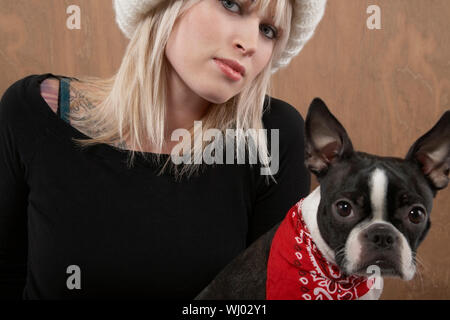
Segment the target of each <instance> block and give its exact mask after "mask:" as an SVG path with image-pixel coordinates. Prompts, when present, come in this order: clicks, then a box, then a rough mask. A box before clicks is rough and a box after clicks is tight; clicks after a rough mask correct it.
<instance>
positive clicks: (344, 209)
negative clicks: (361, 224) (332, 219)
mask: <svg viewBox="0 0 450 320" xmlns="http://www.w3.org/2000/svg"><path fill="white" fill-rule="evenodd" d="M336 211H337V213H338V214H339V215H340V216H341V217H348V216H350V215H351V214H352V212H353V209H352V205H351V204H350V203H348V202H347V201H339V202H338V203H336Z"/></svg>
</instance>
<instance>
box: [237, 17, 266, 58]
mask: <svg viewBox="0 0 450 320" xmlns="http://www.w3.org/2000/svg"><path fill="white" fill-rule="evenodd" d="M259 32H260V31H259V22H258V23H255V22H252V23H247V24H245V25H243V27H242V28H240V29H238V31H237V35H236V38H235V39H236V40H235V43H234V46H235V48H237V49H238V50H240V51H241V52H242V54H244V55H248V56H251V55H253V54H254V53H255V52H256V49H257V47H258V41H259Z"/></svg>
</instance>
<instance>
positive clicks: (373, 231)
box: [366, 225, 398, 249]
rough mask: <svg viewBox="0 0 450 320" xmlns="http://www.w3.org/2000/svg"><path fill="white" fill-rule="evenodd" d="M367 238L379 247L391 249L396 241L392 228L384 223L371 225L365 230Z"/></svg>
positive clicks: (396, 237)
mask: <svg viewBox="0 0 450 320" xmlns="http://www.w3.org/2000/svg"><path fill="white" fill-rule="evenodd" d="M366 238H367V240H368V241H369V242H370V243H372V244H373V245H375V246H376V247H377V248H380V249H391V248H392V247H393V246H394V245H395V244H396V242H397V241H398V236H396V235H395V234H394V232H393V230H392V228H390V227H388V226H385V225H377V226H373V227H371V228H370V229H369V230H367V232H366Z"/></svg>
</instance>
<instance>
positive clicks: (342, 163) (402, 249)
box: [196, 98, 450, 300]
mask: <svg viewBox="0 0 450 320" xmlns="http://www.w3.org/2000/svg"><path fill="white" fill-rule="evenodd" d="M305 164H306V166H307V167H308V169H309V170H310V171H311V172H312V173H313V174H315V175H316V177H317V180H318V182H319V184H320V185H319V186H318V187H317V188H316V189H315V190H314V191H313V192H312V193H311V194H309V195H308V196H307V197H306V198H304V199H301V200H300V201H299V202H298V203H296V204H295V205H294V206H293V207H292V208H291V209H290V210H289V212H288V213H287V215H286V217H285V218H284V219H283V220H282V221H281V222H280V223H278V224H277V225H275V226H274V227H273V228H272V229H271V230H270V231H268V232H267V233H266V234H264V235H263V236H261V237H260V238H259V239H258V240H256V241H255V242H254V243H253V244H252V245H251V246H250V247H249V248H248V249H247V250H245V251H243V252H242V253H241V254H240V255H238V256H237V257H236V258H235V259H234V260H233V261H232V262H231V263H230V264H228V265H227V266H226V267H225V268H224V269H223V270H222V271H221V272H220V273H219V274H218V275H217V277H216V278H215V279H214V280H213V281H212V282H211V283H210V284H209V285H208V286H207V287H206V288H205V289H204V290H203V291H202V292H200V294H199V295H198V296H197V297H196V300H210V299H238V300H249V299H250V300H252V299H258V300H263V299H306V300H315V299H336V300H344V299H378V298H379V297H380V295H381V291H382V286H383V281H382V277H383V276H384V277H386V276H390V277H397V278H401V279H403V280H410V279H412V278H413V276H414V274H415V271H416V259H415V257H416V250H417V248H418V246H419V244H420V243H421V242H422V241H423V240H424V238H425V236H426V235H427V233H428V230H429V228H430V213H431V209H432V206H433V198H434V197H435V196H436V193H437V191H438V190H441V189H443V188H445V187H446V186H447V184H448V181H449V178H448V174H449V168H450V110H448V111H447V112H445V114H444V115H443V116H442V117H441V119H440V120H439V121H438V122H437V123H436V125H435V126H434V127H433V128H432V129H431V130H429V131H428V132H427V133H426V134H424V135H423V136H422V137H420V138H419V139H418V140H417V141H416V142H415V143H414V144H413V145H412V146H411V148H410V149H409V151H408V153H407V155H406V157H405V158H404V159H401V158H394V157H380V156H376V155H371V154H367V153H364V152H358V151H355V150H354V149H353V146H352V142H351V141H350V139H349V137H348V135H347V133H346V131H345V129H344V127H343V126H342V125H341V123H340V122H339V121H338V120H337V119H336V118H335V117H334V116H333V114H332V113H331V112H330V111H329V109H328V108H327V106H326V105H325V103H324V102H323V101H322V100H321V99H319V98H316V99H314V100H313V102H312V103H311V105H310V108H309V110H308V115H307V117H306V121H305ZM372 275H373V277H372Z"/></svg>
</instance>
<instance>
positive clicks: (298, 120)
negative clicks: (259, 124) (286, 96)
mask: <svg viewBox="0 0 450 320" xmlns="http://www.w3.org/2000/svg"><path fill="white" fill-rule="evenodd" d="M263 123H264V127H265V128H266V129H280V134H281V135H282V136H283V137H291V136H294V137H296V138H298V135H299V133H300V135H301V136H303V130H304V124H305V121H304V119H303V117H302V115H301V114H300V112H299V111H298V110H297V109H296V108H295V107H294V106H292V105H291V104H289V103H287V102H286V101H283V100H281V99H277V98H274V97H270V96H266V99H265V101H264V113H263Z"/></svg>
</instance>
